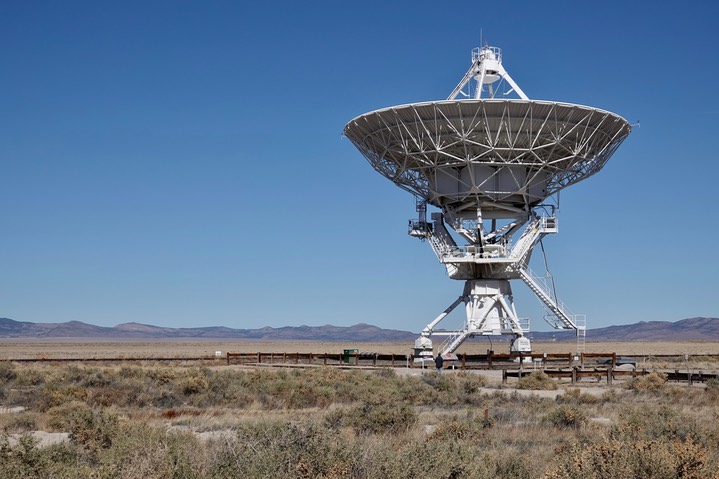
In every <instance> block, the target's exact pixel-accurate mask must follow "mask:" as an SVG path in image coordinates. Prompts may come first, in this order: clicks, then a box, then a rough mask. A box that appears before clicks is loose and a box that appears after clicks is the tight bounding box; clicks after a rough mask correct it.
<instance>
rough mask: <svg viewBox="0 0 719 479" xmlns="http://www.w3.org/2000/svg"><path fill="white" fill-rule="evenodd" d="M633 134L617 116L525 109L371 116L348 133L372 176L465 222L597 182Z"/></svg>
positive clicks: (495, 106)
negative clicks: (588, 180) (374, 172)
mask: <svg viewBox="0 0 719 479" xmlns="http://www.w3.org/2000/svg"><path fill="white" fill-rule="evenodd" d="M630 131H631V126H630V125H629V123H628V122H627V121H626V120H625V119H624V118H622V117H620V116H619V115H616V114H614V113H611V112H608V111H605V110H600V109H597V108H591V107H587V106H582V105H574V104H568V103H558V102H549V101H537V100H524V99H511V100H504V99H463V100H445V101H434V102H425V103H413V104H408V105H401V106H394V107H390V108H384V109H381V110H376V111H372V112H370V113H366V114H364V115H360V116H358V117H356V118H354V119H353V120H351V121H350V122H349V123H348V124H347V125H346V126H345V129H344V133H345V136H347V137H348V138H349V139H350V140H351V141H352V143H354V145H355V146H356V147H357V148H358V149H359V150H360V151H361V152H362V154H363V155H364V156H365V157H366V158H367V160H368V161H369V162H370V164H371V165H372V167H373V168H374V169H375V170H377V171H378V172H379V173H381V174H382V175H383V176H385V177H386V178H388V179H390V180H391V181H392V182H394V183H395V184H396V185H398V186H399V187H401V188H403V189H405V190H407V191H409V192H411V193H414V194H417V195H419V196H420V197H422V198H423V199H424V200H426V201H427V202H428V203H430V204H433V205H435V206H437V207H439V208H441V209H443V210H445V209H451V210H453V211H454V212H455V214H457V215H458V216H462V215H463V212H466V214H467V215H468V216H474V215H475V214H476V213H475V212H476V210H477V208H478V207H479V208H481V209H482V211H483V212H484V215H485V218H491V217H495V218H502V217H513V216H514V215H515V214H516V212H517V211H527V210H528V209H530V208H532V207H533V206H536V205H537V204H539V203H541V202H542V201H543V200H544V199H545V198H547V197H549V196H551V195H553V194H554V193H556V192H557V191H559V190H561V189H562V188H565V187H567V186H569V185H571V184H574V183H576V182H578V181H581V180H583V179H584V178H587V177H589V176H591V175H593V174H594V173H596V172H598V171H599V170H600V169H601V168H602V167H603V166H604V164H605V163H606V162H607V160H608V159H609V158H610V157H611V156H612V154H613V153H614V151H615V150H616V149H617V147H619V145H620V144H621V143H622V141H623V140H624V139H625V138H626V137H627V135H628V134H629V132H630Z"/></svg>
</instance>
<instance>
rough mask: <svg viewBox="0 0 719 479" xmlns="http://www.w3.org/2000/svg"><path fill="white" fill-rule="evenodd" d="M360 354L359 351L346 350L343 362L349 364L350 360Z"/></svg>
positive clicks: (343, 352) (343, 353)
mask: <svg viewBox="0 0 719 479" xmlns="http://www.w3.org/2000/svg"><path fill="white" fill-rule="evenodd" d="M357 353H359V349H345V350H343V351H342V362H343V363H347V364H349V362H350V358H351V357H352V356H354V355H356V354H357Z"/></svg>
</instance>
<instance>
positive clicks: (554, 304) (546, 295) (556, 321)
mask: <svg viewBox="0 0 719 479" xmlns="http://www.w3.org/2000/svg"><path fill="white" fill-rule="evenodd" d="M519 276H520V278H522V280H523V281H524V282H525V283H526V285H527V286H528V287H529V289H531V290H532V292H533V293H534V294H536V295H537V297H538V298H539V299H540V300H541V301H542V303H543V304H544V306H545V307H546V308H547V310H548V313H549V314H547V315H546V316H545V317H544V319H545V320H547V322H548V323H549V324H551V325H552V327H554V328H555V329H574V330H577V331H578V328H577V323H576V320H575V316H574V315H573V314H571V313H569V312H568V310H567V308H566V307H565V306H564V304H563V303H562V302H561V301H558V300H557V299H556V298H554V295H553V294H552V293H550V292H549V289H548V288H547V287H546V285H542V284H541V283H540V282H539V281H541V280H542V278H541V277H539V276H536V275H535V274H534V273H533V272H532V271H531V270H530V269H529V267H527V266H523V267H521V268H519Z"/></svg>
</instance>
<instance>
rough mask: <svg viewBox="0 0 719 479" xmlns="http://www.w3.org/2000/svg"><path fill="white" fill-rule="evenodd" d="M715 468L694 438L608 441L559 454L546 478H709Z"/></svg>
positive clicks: (574, 448) (581, 446) (579, 446)
mask: <svg viewBox="0 0 719 479" xmlns="http://www.w3.org/2000/svg"><path fill="white" fill-rule="evenodd" d="M716 472H717V470H716V467H714V466H712V465H711V464H710V461H709V460H708V451H707V450H706V449H705V448H704V447H702V446H699V445H697V444H694V443H692V442H691V441H684V442H682V441H673V442H665V441H637V442H624V441H617V440H605V441H602V442H599V443H596V444H589V445H576V446H574V447H573V448H572V449H571V451H570V452H569V453H567V454H561V455H558V456H557V458H556V460H555V463H554V464H553V465H552V466H551V467H550V468H549V469H548V470H547V472H546V473H545V476H544V477H545V479H575V478H582V479H679V478H682V479H689V478H691V479H705V478H706V479H709V478H714V477H716V476H715V474H716Z"/></svg>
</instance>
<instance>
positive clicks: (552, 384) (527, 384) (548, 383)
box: [517, 371, 558, 389]
mask: <svg viewBox="0 0 719 479" xmlns="http://www.w3.org/2000/svg"><path fill="white" fill-rule="evenodd" d="M517 387H518V388H519V389H557V387H558V386H557V382H556V381H554V380H553V379H552V378H550V377H549V376H547V374H545V373H544V371H534V372H532V373H531V374H530V375H529V376H524V377H523V378H521V379H520V380H519V382H518V383H517Z"/></svg>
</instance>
